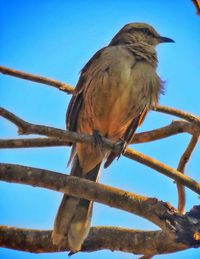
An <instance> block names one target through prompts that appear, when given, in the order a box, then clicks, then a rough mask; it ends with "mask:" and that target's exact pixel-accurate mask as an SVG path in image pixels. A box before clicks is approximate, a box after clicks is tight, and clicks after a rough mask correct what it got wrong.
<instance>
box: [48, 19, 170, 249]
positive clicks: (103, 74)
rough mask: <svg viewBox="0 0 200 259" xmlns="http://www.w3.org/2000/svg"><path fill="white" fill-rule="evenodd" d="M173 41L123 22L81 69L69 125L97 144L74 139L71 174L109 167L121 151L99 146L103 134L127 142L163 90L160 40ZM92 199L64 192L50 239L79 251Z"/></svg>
mask: <svg viewBox="0 0 200 259" xmlns="http://www.w3.org/2000/svg"><path fill="white" fill-rule="evenodd" d="M167 42H174V40H172V39H170V38H167V37H162V36H161V35H160V34H159V33H158V32H157V31H156V30H155V29H154V28H153V27H152V26H151V25H149V24H146V23H139V22H134V23H129V24H126V25H125V26H124V27H123V28H122V29H121V30H119V32H118V33H117V34H116V35H115V36H114V37H113V39H112V40H111V41H110V43H109V44H108V45H107V46H105V47H103V48H102V49H100V50H99V51H97V52H96V53H95V54H94V55H93V56H92V58H91V59H90V60H89V61H88V62H87V63H86V65H85V66H84V67H83V69H82V70H81V73H80V77H79V80H78V83H77V85H76V87H75V90H74V93H73V96H72V98H71V100H70V103H69V106H68V109H67V114H66V126H67V130H71V131H75V132H77V133H86V134H90V135H92V136H94V143H95V144H86V143H76V144H72V143H71V145H72V149H71V156H70V163H71V175H72V176H77V177H80V178H85V179H87V180H91V181H94V182H97V181H98V178H99V172H100V168H101V164H102V163H103V162H104V167H105V168H106V167H108V166H109V165H110V164H111V163H112V161H113V160H114V159H115V158H116V157H117V156H118V155H119V154H116V153H114V152H112V151H108V150H106V149H105V148H103V146H102V145H101V143H102V137H105V138H108V139H110V140H112V141H114V142H120V143H122V150H121V152H123V151H124V149H125V148H126V146H127V145H128V144H130V143H131V141H132V140H133V138H134V134H135V131H136V129H137V127H139V126H140V125H141V124H142V122H143V120H144V118H145V117H146V115H147V113H148V111H149V110H150V109H151V108H152V107H154V106H156V105H157V104H158V101H159V96H160V94H162V93H163V91H164V86H163V81H162V80H161V79H160V77H159V76H158V74H157V72H156V67H157V63H158V61H157V54H156V50H155V47H156V45H158V44H159V43H167ZM92 208H93V201H89V200H86V199H82V198H78V197H73V196H71V195H68V194H64V196H63V199H62V202H61V204H60V207H59V209H58V212H57V215H56V218H55V222H54V229H53V232H52V241H53V244H54V245H57V246H58V247H68V248H69V249H70V251H71V253H75V252H78V251H80V250H81V246H82V244H83V242H84V240H85V239H86V237H87V235H88V233H89V230H90V224H91V217H92Z"/></svg>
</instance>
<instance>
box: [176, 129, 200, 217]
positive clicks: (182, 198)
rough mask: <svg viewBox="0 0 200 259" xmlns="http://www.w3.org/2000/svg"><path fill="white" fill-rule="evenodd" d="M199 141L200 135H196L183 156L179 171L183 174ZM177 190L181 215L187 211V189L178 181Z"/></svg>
mask: <svg viewBox="0 0 200 259" xmlns="http://www.w3.org/2000/svg"><path fill="white" fill-rule="evenodd" d="M198 140H199V134H194V135H193V136H192V138H191V140H190V143H189V144H188V146H187V148H186V150H185V151H184V153H183V155H182V156H181V159H180V161H179V164H178V167H177V170H178V171H179V172H181V173H182V174H184V173H185V167H186V164H187V162H188V161H189V159H190V157H191V155H192V152H193V151H194V149H195V147H196V145H197V143H198ZM177 190H178V210H179V212H181V213H184V211H185V200H186V197H185V187H184V185H182V184H180V183H179V182H178V181H177Z"/></svg>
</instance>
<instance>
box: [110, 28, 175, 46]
mask: <svg viewBox="0 0 200 259" xmlns="http://www.w3.org/2000/svg"><path fill="white" fill-rule="evenodd" d="M140 42H144V43H147V44H149V45H152V46H156V45H157V44H159V43H164V42H174V41H173V40H172V39H170V38H166V37H162V36H160V34H159V33H157V31H156V30H155V29H154V28H153V27H152V26H150V25H148V24H146V23H129V24H126V25H125V26H124V27H123V28H122V29H121V30H120V31H119V32H118V33H117V34H116V35H115V36H114V38H113V39H112V40H111V42H110V44H109V45H123V44H132V43H140Z"/></svg>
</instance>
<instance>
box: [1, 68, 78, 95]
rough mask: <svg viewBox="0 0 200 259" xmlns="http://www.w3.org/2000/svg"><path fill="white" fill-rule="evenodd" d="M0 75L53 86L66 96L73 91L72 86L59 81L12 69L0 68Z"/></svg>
mask: <svg viewBox="0 0 200 259" xmlns="http://www.w3.org/2000/svg"><path fill="white" fill-rule="evenodd" d="M0 73H2V74H6V75H10V76H14V77H18V78H21V79H25V80H29V81H33V82H36V83H41V84H45V85H49V86H53V87H55V88H57V89H59V90H61V91H63V92H65V93H68V94H71V93H73V90H74V88H73V87H72V86H70V85H68V84H66V83H63V82H59V81H57V80H54V79H49V78H46V77H43V76H38V75H33V74H29V73H25V72H23V71H19V70H14V69H11V68H7V67H3V66H0Z"/></svg>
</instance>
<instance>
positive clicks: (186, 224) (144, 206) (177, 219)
mask: <svg viewBox="0 0 200 259" xmlns="http://www.w3.org/2000/svg"><path fill="white" fill-rule="evenodd" d="M0 179H1V180H3V181H6V182H15V183H23V184H28V185H33V186H38V187H43V188H47V189H51V190H55V191H60V192H64V193H67V194H69V193H70V194H71V195H74V196H77V197H82V198H86V199H91V200H94V201H97V202H101V203H103V204H106V205H109V206H112V207H115V208H119V209H122V210H125V211H128V212H131V213H134V214H136V215H140V216H142V217H144V218H146V219H148V220H150V221H152V222H153V223H155V224H157V225H158V226H160V227H161V228H162V229H163V231H138V230H129V229H120V228H114V227H100V228H92V229H91V232H90V234H89V237H88V239H87V240H86V241H85V243H84V245H83V251H87V252H89V251H90V252H91V251H96V250H100V249H113V250H120V251H124V252H132V253H136V254H145V255H154V254H162V253H167V252H174V251H178V250H183V249H186V248H189V247H193V246H196V247H198V246H200V240H199V239H198V235H199V234H198V233H199V232H198V231H199V228H200V221H199V218H200V207H196V208H195V213H194V210H192V211H191V212H189V213H188V214H187V215H181V214H179V213H178V212H177V211H176V209H174V208H173V207H172V206H171V205H169V204H168V203H164V202H162V201H158V200H157V199H155V198H154V199H153V198H148V197H144V196H140V195H137V194H133V193H130V192H125V191H123V190H120V189H117V188H113V187H109V186H106V185H102V184H97V183H95V182H91V181H88V180H85V179H81V178H79V177H73V176H66V175H63V174H60V173H55V172H51V171H48V170H43V169H37V168H32V167H25V166H18V165H11V164H1V166H0ZM0 233H1V235H0V246H3V247H8V248H12V249H18V250H25V251H32V252H53V251H57V250H58V248H57V247H55V246H53V245H52V243H51V238H50V232H49V231H36V230H24V229H15V228H9V227H3V226H2V227H0ZM196 237H197V238H196ZM133 240H135V241H133ZM22 243H23V245H22ZM39 244H40V245H39ZM66 249H67V248H66Z"/></svg>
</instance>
